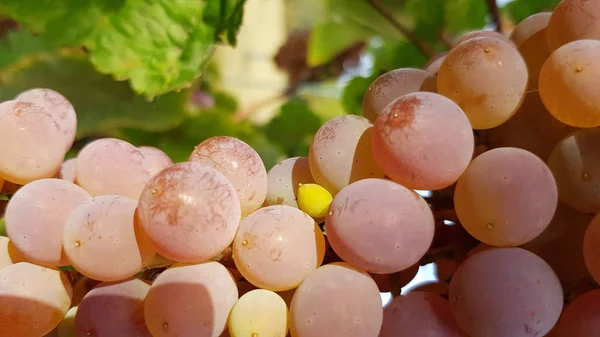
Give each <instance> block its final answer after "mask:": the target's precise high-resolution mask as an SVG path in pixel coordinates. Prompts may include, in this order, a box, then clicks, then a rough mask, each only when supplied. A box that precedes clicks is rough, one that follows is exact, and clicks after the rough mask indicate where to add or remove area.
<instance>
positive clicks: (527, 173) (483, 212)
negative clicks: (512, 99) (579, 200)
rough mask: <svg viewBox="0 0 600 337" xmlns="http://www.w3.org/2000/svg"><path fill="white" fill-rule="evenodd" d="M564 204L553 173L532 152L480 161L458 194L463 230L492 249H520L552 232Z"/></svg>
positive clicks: (496, 153) (501, 152)
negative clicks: (557, 211) (525, 244)
mask: <svg viewBox="0 0 600 337" xmlns="http://www.w3.org/2000/svg"><path fill="white" fill-rule="evenodd" d="M557 204H558V190H557V187H556V182H555V181H554V177H553V176H552V172H550V169H549V168H548V167H547V166H546V164H545V163H544V162H543V161H542V160H541V159H540V158H539V157H537V156H536V155H534V154H533V153H531V152H528V151H525V150H522V149H518V148H510V147H504V148H497V149H493V150H490V151H487V152H485V153H483V154H481V155H479V156H478V157H476V158H475V159H474V160H473V161H472V162H471V164H470V165H469V167H468V168H467V170H466V171H465V173H464V174H463V175H462V176H461V177H460V179H459V180H458V182H457V184H456V189H455V191H454V207H455V209H456V215H457V216H458V219H459V220H460V223H461V224H462V225H463V227H464V228H465V229H466V230H467V231H468V232H469V234H471V235H473V237H475V238H476V239H478V240H479V241H481V242H483V243H486V244H488V245H491V246H498V247H507V246H517V245H521V244H524V243H526V242H528V241H531V240H533V239H534V238H536V237H537V236H539V235H540V234H541V233H542V232H543V231H544V230H545V229H546V228H547V227H548V224H549V223H550V221H552V217H553V216H554V212H555V211H556V206H557Z"/></svg>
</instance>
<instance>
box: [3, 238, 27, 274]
mask: <svg viewBox="0 0 600 337" xmlns="http://www.w3.org/2000/svg"><path fill="white" fill-rule="evenodd" d="M19 262H25V257H24V256H23V254H21V252H19V251H18V250H17V248H16V247H15V246H14V245H13V244H12V242H10V239H9V238H7V237H6V236H0V269H2V268H4V267H7V266H10V265H11V264H15V263H19Z"/></svg>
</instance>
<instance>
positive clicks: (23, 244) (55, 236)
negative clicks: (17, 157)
mask: <svg viewBox="0 0 600 337" xmlns="http://www.w3.org/2000/svg"><path fill="white" fill-rule="evenodd" d="M90 200H92V197H91V196H90V194H89V193H88V192H86V191H85V190H84V189H83V188H81V187H79V186H77V185H75V184H73V183H71V182H69V181H66V180H62V179H53V178H49V179H41V180H36V181H34V182H31V183H29V184H27V185H25V186H23V187H22V188H21V189H19V191H18V192H17V193H16V194H15V195H13V197H12V198H11V199H10V201H9V202H8V205H7V207H6V213H5V218H4V219H5V221H6V232H7V233H8V236H9V237H10V238H11V241H12V243H13V244H14V245H15V247H16V248H17V249H18V250H19V251H20V252H22V253H23V255H25V257H26V258H27V260H29V261H30V262H33V263H36V264H40V265H44V266H47V267H58V266H66V265H68V264H70V262H69V260H68V259H67V257H66V256H65V254H64V252H63V230H64V228H65V223H66V222H67V220H68V218H69V215H70V214H71V212H73V210H75V209H76V208H77V207H79V206H80V205H82V204H84V203H87V202H89V201H90Z"/></svg>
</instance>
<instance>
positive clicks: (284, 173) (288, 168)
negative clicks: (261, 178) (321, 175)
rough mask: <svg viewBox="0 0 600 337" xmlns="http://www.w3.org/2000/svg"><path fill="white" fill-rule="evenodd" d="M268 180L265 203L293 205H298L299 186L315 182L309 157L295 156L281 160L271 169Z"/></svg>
mask: <svg viewBox="0 0 600 337" xmlns="http://www.w3.org/2000/svg"><path fill="white" fill-rule="evenodd" d="M267 180H268V184H267V186H268V188H267V197H266V200H265V203H266V204H267V205H287V206H292V207H298V201H297V200H296V198H297V196H298V186H299V185H300V184H312V183H314V182H315V181H314V179H313V177H312V175H311V173H310V167H309V166H308V157H293V158H288V159H285V160H283V161H281V162H279V163H278V164H277V165H275V166H273V168H271V169H270V170H269V173H268V174H267Z"/></svg>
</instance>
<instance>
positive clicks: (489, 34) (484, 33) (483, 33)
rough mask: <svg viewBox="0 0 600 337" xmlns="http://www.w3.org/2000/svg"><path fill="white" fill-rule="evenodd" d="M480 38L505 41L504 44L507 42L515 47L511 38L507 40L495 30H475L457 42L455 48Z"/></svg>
mask: <svg viewBox="0 0 600 337" xmlns="http://www.w3.org/2000/svg"><path fill="white" fill-rule="evenodd" d="M480 37H486V38H492V39H497V40H500V41H504V42H507V43H509V44H511V45H513V42H512V41H511V40H510V39H509V38H507V37H506V36H504V35H502V34H500V33H498V32H495V31H493V30H474V31H472V32H469V33H467V34H465V35H463V36H462V37H461V38H460V39H458V41H456V45H455V46H458V45H459V44H461V43H463V42H465V41H469V40H472V39H476V38H480ZM513 46H514V45H513Z"/></svg>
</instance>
